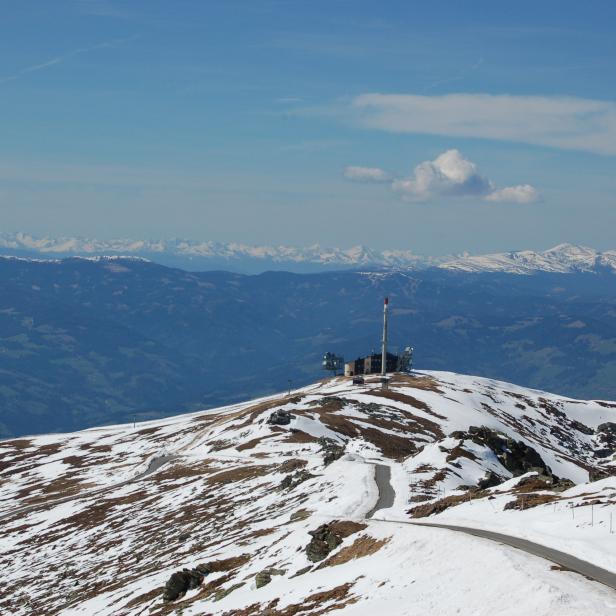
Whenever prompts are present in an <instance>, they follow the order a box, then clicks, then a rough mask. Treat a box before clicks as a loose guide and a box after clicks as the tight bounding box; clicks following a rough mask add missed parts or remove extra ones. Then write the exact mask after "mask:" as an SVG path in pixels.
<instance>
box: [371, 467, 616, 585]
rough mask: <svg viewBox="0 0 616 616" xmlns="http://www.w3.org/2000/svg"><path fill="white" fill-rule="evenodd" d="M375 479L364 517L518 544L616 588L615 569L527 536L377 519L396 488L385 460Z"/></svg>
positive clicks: (512, 544)
mask: <svg viewBox="0 0 616 616" xmlns="http://www.w3.org/2000/svg"><path fill="white" fill-rule="evenodd" d="M374 479H375V481H376V485H377V487H378V490H379V498H378V501H377V503H376V505H375V506H374V507H373V508H372V509H371V510H370V511H369V512H368V514H367V516H366V517H367V518H370V519H372V520H374V521H379V522H390V523H393V524H410V525H412V526H429V527H432V528H442V529H445V530H450V531H455V532H459V533H465V534H467V535H473V536H474V537H480V538H482V539H488V540H490V541H495V542H497V543H501V544H504V545H508V546H511V547H513V548H517V549H518V550H522V551H523V552H526V553H527V554H532V555H533V556H539V557H540V558H544V559H545V560H549V561H550V562H553V563H556V564H557V565H560V566H561V567H563V568H564V569H567V570H570V571H574V572H575V573H579V574H580V575H583V576H585V577H587V578H589V579H591V580H594V581H595V582H600V583H601V584H605V586H609V587H610V588H612V589H614V590H616V573H613V572H611V571H608V570H607V569H603V568H601V567H597V566H596V565H593V564H592V563H589V562H588V561H585V560H581V559H580V558H576V557H575V556H571V554H567V553H566V552H561V551H560V550H555V549H553V548H549V547H547V546H545V545H541V544H539V543H535V542H534V541H528V540H527V539H520V538H519V537H512V536H511V535H504V534H502V533H495V532H492V531H489V530H483V529H478V528H470V527H468V526H456V525H454V524H437V523H432V522H412V521H410V520H408V521H407V520H401V521H394V520H378V518H374V514H375V513H377V512H378V511H380V510H381V509H389V508H390V507H391V506H392V505H393V503H394V499H395V492H394V489H393V487H392V485H391V469H390V467H389V466H386V465H384V464H377V465H376V466H375V472H374Z"/></svg>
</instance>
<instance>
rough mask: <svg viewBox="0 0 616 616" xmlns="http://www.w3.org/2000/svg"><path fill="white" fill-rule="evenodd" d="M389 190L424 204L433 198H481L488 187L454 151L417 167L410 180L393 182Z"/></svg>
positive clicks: (483, 179) (487, 190) (456, 151)
mask: <svg viewBox="0 0 616 616" xmlns="http://www.w3.org/2000/svg"><path fill="white" fill-rule="evenodd" d="M392 188H393V189H394V190H395V191H397V192H400V193H402V194H403V195H404V196H405V197H406V198H408V199H410V200H413V201H428V200H429V199H431V198H432V197H437V196H446V197H463V196H467V195H474V196H477V195H481V196H483V195H486V194H488V193H489V192H490V191H491V190H492V184H491V182H490V181H489V180H488V179H487V178H484V177H482V176H481V175H479V173H478V172H477V165H475V163H472V162H471V161H470V160H467V159H466V158H464V157H463V156H462V154H460V152H458V150H447V151H446V152H443V153H442V154H441V155H440V156H437V157H436V158H435V159H434V160H426V161H424V162H423V163H420V164H419V165H417V166H416V167H415V169H414V171H413V173H412V175H411V176H409V177H407V178H402V179H398V180H394V182H393V183H392Z"/></svg>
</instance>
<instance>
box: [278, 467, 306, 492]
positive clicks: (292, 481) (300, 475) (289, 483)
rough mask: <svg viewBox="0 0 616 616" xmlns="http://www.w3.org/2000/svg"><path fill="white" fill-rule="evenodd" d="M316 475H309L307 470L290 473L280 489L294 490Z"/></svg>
mask: <svg viewBox="0 0 616 616" xmlns="http://www.w3.org/2000/svg"><path fill="white" fill-rule="evenodd" d="M313 477H314V475H312V474H311V473H309V472H308V471H307V470H301V471H297V472H295V473H289V474H288V475H287V476H286V477H285V478H284V479H283V480H282V481H281V482H280V486H279V487H280V489H281V490H292V489H293V488H295V487H296V486H298V485H299V484H300V483H303V482H304V481H306V480H307V479H312V478H313Z"/></svg>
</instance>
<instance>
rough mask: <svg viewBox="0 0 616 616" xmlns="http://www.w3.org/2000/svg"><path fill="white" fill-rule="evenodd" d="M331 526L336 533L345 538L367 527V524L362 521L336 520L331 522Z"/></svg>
mask: <svg viewBox="0 0 616 616" xmlns="http://www.w3.org/2000/svg"><path fill="white" fill-rule="evenodd" d="M329 527H330V528H331V530H332V531H333V532H334V533H336V534H337V535H340V536H341V537H342V538H343V539H346V538H347V537H349V536H350V535H353V534H354V533H358V532H359V531H360V530H364V529H365V528H367V526H366V525H365V524H361V523H360V522H352V521H351V520H334V521H333V522H330V524H329Z"/></svg>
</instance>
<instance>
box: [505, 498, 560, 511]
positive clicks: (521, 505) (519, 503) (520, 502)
mask: <svg viewBox="0 0 616 616" xmlns="http://www.w3.org/2000/svg"><path fill="white" fill-rule="evenodd" d="M557 500H560V496H556V495H555V494H519V495H518V496H517V498H516V499H515V500H514V501H510V502H508V503H507V504H506V505H505V506H504V507H503V509H505V510H507V509H519V510H520V511H522V510H523V509H532V508H533V507H537V506H538V505H545V504H547V503H552V502H554V501H557Z"/></svg>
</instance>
